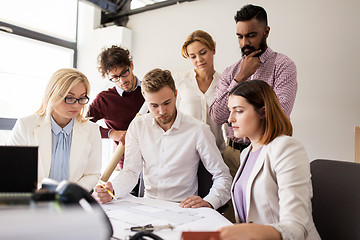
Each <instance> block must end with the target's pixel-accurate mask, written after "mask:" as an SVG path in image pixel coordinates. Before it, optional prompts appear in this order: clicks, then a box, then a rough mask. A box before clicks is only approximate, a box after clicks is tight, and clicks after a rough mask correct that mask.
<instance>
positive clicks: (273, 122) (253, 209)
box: [219, 80, 320, 240]
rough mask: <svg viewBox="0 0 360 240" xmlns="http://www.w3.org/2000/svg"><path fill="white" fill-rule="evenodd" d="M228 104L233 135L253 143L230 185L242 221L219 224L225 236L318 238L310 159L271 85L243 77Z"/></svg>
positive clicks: (238, 215)
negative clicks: (312, 199)
mask: <svg viewBox="0 0 360 240" xmlns="http://www.w3.org/2000/svg"><path fill="white" fill-rule="evenodd" d="M228 107H229V110H230V116H229V119H228V122H229V123H230V124H231V127H232V128H233V129H234V134H235V137H237V138H242V137H247V138H248V139H249V140H250V142H251V145H250V146H249V147H248V148H247V149H245V150H244V151H243V152H242V153H241V156H240V167H239V169H238V171H237V173H236V175H235V178H234V181H233V184H232V188H231V194H232V201H233V205H234V210H235V217H236V222H237V223H241V224H235V225H233V226H229V227H224V228H221V229H220V230H219V231H220V236H221V239H223V240H229V239H233V240H235V239H239V240H240V239H241V240H245V239H278V240H280V239H283V240H290V239H320V236H319V234H318V233H317V230H316V228H315V225H314V222H313V219H312V207H311V198H312V185H311V175H310V163H309V160H308V158H307V155H306V152H305V150H304V148H303V147H302V145H301V144H300V143H299V142H297V141H296V140H295V139H293V138H292V137H291V135H292V125H291V123H290V120H289V118H288V117H287V116H286V114H285V113H284V112H283V110H282V109H281V106H280V104H279V101H278V99H277V97H276V94H275V93H274V91H273V89H272V88H271V87H270V86H269V85H268V84H267V83H266V82H264V81H260V80H252V81H246V82H242V83H240V84H239V85H238V86H237V87H236V88H234V89H233V90H232V91H231V92H230V94H229V102H228Z"/></svg>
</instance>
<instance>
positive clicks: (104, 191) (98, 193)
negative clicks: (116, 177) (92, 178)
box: [92, 182, 116, 203]
mask: <svg viewBox="0 0 360 240" xmlns="http://www.w3.org/2000/svg"><path fill="white" fill-rule="evenodd" d="M110 193H111V194H110ZM112 195H113V196H112ZM92 196H93V198H94V199H95V200H96V201H97V202H99V203H108V202H110V201H111V200H112V199H113V198H115V196H114V188H113V186H112V184H111V182H106V183H105V184H103V183H101V182H99V184H98V185H97V186H95V187H94V192H93V193H92ZM115 199H116V198H115Z"/></svg>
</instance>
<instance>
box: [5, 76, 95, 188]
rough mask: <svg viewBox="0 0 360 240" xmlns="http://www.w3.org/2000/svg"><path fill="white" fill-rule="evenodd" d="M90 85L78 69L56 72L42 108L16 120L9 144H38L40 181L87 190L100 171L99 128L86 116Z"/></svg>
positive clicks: (91, 186)
mask: <svg viewBox="0 0 360 240" xmlns="http://www.w3.org/2000/svg"><path fill="white" fill-rule="evenodd" d="M89 91H90V84H89V81H88V79H87V78H86V76H85V75H84V74H82V73H81V72H79V71H78V70H76V69H60V70H58V71H56V72H55V73H54V74H53V75H52V77H51V78H50V81H49V83H48V85H47V88H46V91H45V95H44V97H43V100H42V104H41V107H40V109H39V110H38V111H37V112H36V113H35V114H33V115H31V116H28V117H24V118H20V119H18V120H17V122H16V124H15V126H14V128H13V130H12V132H11V134H10V136H9V139H8V145H23V146H39V161H38V183H39V185H38V186H39V187H40V183H41V182H42V180H43V179H44V178H52V179H54V180H57V181H62V180H69V181H71V182H74V183H77V184H79V185H80V186H82V187H83V188H85V189H87V190H89V191H90V190H91V189H92V188H93V187H94V186H95V185H96V184H97V182H98V179H99V177H100V171H101V155H102V154H101V147H102V145H101V137H100V132H99V127H98V125H96V124H95V123H92V122H90V121H88V119H86V118H85V115H86V104H87V103H88V102H89V98H88V94H89Z"/></svg>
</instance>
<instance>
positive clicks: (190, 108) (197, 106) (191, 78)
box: [174, 70, 225, 152]
mask: <svg viewBox="0 0 360 240" xmlns="http://www.w3.org/2000/svg"><path fill="white" fill-rule="evenodd" d="M195 76H196V73H195V70H190V71H188V72H185V73H176V74H174V80H175V84H176V88H177V90H178V95H177V100H176V105H177V108H178V109H179V110H180V111H181V112H183V113H185V114H188V115H190V116H193V117H195V118H197V119H199V120H200V121H202V122H204V123H207V124H208V125H209V126H210V130H211V132H212V133H213V134H214V135H215V138H216V145H217V147H218V148H219V150H220V151H221V152H223V151H224V149H225V140H224V139H225V138H224V134H223V131H222V129H221V125H218V124H216V123H215V122H214V121H213V120H212V119H211V117H210V115H209V106H210V105H211V104H212V103H213V101H214V99H215V92H216V86H217V84H218V82H219V78H220V76H221V75H220V73H218V72H215V73H214V76H213V81H212V82H211V84H210V86H209V88H208V89H207V91H206V92H205V93H203V92H201V90H200V89H199V86H198V84H197V81H196V77H195Z"/></svg>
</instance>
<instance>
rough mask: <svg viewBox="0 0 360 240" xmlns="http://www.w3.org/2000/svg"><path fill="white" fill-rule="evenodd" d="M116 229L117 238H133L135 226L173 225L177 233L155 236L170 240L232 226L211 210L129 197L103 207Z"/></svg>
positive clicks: (165, 232)
mask: <svg viewBox="0 0 360 240" xmlns="http://www.w3.org/2000/svg"><path fill="white" fill-rule="evenodd" d="M102 207H103V209H104V210H105V213H106V214H107V215H108V217H109V218H110V221H111V223H112V225H113V230H114V236H115V237H118V238H121V239H123V238H126V236H129V235H134V232H131V231H129V230H128V229H130V228H131V227H134V226H145V225H148V224H152V225H153V226H163V225H168V224H171V225H172V226H174V227H175V229H174V230H170V229H162V230H159V231H155V232H154V233H155V234H157V235H159V236H161V237H163V238H164V239H167V240H171V239H174V240H175V239H176V240H179V239H181V233H182V232H183V231H216V230H218V229H219V228H220V227H222V226H228V225H231V224H232V223H231V222H230V221H228V220H227V219H226V218H224V217H223V216H222V215H221V214H220V213H218V212H217V211H215V210H213V209H210V208H197V209H190V208H181V207H179V204H178V203H172V202H167V201H161V200H155V199H149V198H136V197H134V196H132V195H128V196H127V197H124V198H122V199H119V200H117V201H112V202H111V203H108V204H103V205H102Z"/></svg>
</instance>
